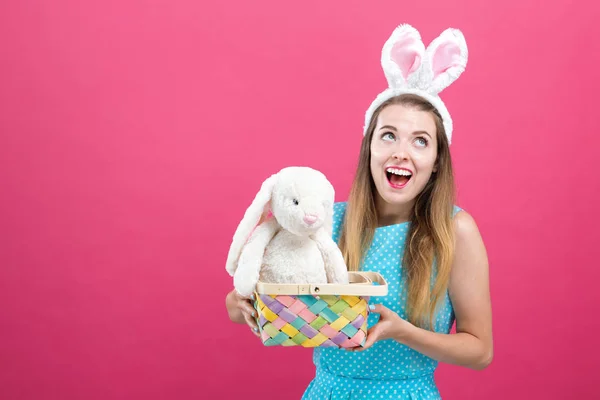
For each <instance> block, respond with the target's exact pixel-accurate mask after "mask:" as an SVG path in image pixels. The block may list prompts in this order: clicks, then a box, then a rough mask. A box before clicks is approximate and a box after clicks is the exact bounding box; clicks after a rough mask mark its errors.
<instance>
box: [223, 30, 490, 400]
mask: <svg viewBox="0 0 600 400" xmlns="http://www.w3.org/2000/svg"><path fill="white" fill-rule="evenodd" d="M415 32H416V31H414V29H413V28H412V27H410V26H406V25H404V26H400V27H399V28H397V30H396V31H395V32H394V34H393V35H392V37H391V38H390V40H389V41H388V43H392V44H396V45H397V46H396V47H395V50H394V52H393V54H392V51H389V52H388V53H386V47H385V46H384V55H385V54H392V55H391V56H390V58H391V59H392V60H393V61H396V63H395V66H394V68H396V70H395V71H398V70H399V71H400V72H402V73H403V76H404V77H407V76H410V73H411V72H415V71H416V72H419V69H420V68H419V65H417V66H416V67H415V65H416V64H415V60H422V59H425V60H427V54H426V53H424V52H422V53H421V54H418V55H419V57H415V58H414V60H412V62H408V63H406V62H405V61H406V57H402V56H401V57H398V53H399V52H400V53H402V50H403V49H405V50H406V49H408V50H407V51H406V52H405V53H404V56H406V54H411V53H410V52H411V51H412V52H414V51H413V50H414V48H415V44H414V40H413V42H411V41H410V40H407V38H408V39H411V38H412V39H415V38H416V36H415ZM447 32H449V34H451V35H453V36H452V37H450V38H449V37H448V36H447V35H446V34H447ZM411 35H412V36H411ZM444 35H446V36H444ZM440 38H441V39H442V40H440V41H437V42H436V41H434V42H433V43H432V45H431V55H430V57H429V60H430V62H431V64H429V65H428V64H427V61H425V65H423V66H422V68H427V67H429V68H430V71H434V73H433V74H429V75H428V74H422V75H420V76H419V79H433V81H434V83H435V79H436V77H439V76H443V74H445V73H446V74H451V73H453V72H454V75H452V76H450V78H449V79H450V81H452V80H454V79H456V78H457V77H458V75H460V72H462V71H459V73H456V70H454V71H453V70H452V69H451V68H455V67H456V66H457V65H459V67H460V63H461V62H462V64H463V65H462V69H464V64H466V54H464V53H465V52H466V45H464V43H462V42H461V39H462V40H463V41H464V39H463V38H462V35H460V32H457V31H454V30H450V31H446V32H445V33H444V34H442V35H441V36H440ZM418 39H419V40H420V38H418ZM453 40H454V41H453ZM448 43H450V44H448ZM453 43H455V44H457V46H456V47H455V48H453V47H452V44H453ZM398 44H400V45H398ZM402 45H406V47H404V48H403V47H402ZM386 46H387V43H386ZM441 46H444V50H443V51H444V54H461V53H460V51H462V55H463V58H462V59H458V61H457V59H456V58H454V59H453V58H450V59H445V58H444V57H443V54H442V56H440V57H438V58H437V59H436V58H435V55H436V49H438V48H439V47H441ZM417 47H418V46H417ZM399 49H400V50H399ZM428 50H429V49H428ZM394 56H395V57H396V58H395V59H394ZM434 59H435V62H434V61H433V60H434ZM444 62H447V64H448V65H449V66H448V67H447V68H444V65H445V64H444ZM436 63H437V64H436ZM434 65H435V68H433V66H434ZM440 65H441V67H440ZM383 66H384V70H385V71H386V76H388V78H390V77H393V75H394V73H393V72H394V71H391V70H392V67H390V66H389V65H387V66H386V61H384V62H383ZM398 66H399V67H398ZM403 66H404V67H405V69H404V70H403V69H402V67H403ZM435 71H437V72H435ZM426 72H427V71H426ZM424 76H425V77H426V78H423V77H424ZM409 81H410V79H406V78H404V80H403V81H402V80H400V81H395V83H394V81H393V80H389V82H391V83H390V89H389V90H387V91H386V92H384V93H382V95H380V96H379V97H378V98H377V99H376V101H375V102H374V103H373V104H372V106H371V108H370V110H369V111H368V112H367V118H366V119H367V120H366V124H365V127H366V130H365V132H364V139H363V141H362V145H361V149H360V155H359V163H358V167H357V172H356V176H355V180H354V183H353V185H352V189H351V191H350V196H349V198H348V201H347V202H346V203H337V204H336V205H335V213H334V226H333V236H334V240H336V242H337V243H338V245H339V246H340V248H341V250H342V253H343V254H344V258H345V261H346V263H347V265H348V268H349V270H365V271H376V272H379V273H380V274H382V275H383V276H384V278H385V279H386V280H387V282H388V285H389V294H388V295H387V296H385V297H381V298H378V297H373V298H372V299H371V304H372V307H373V308H372V311H373V313H372V314H370V316H369V319H368V327H369V331H368V339H367V341H366V344H365V346H364V347H363V348H358V349H355V350H350V351H347V350H342V349H336V348H316V349H315V350H314V356H313V361H314V364H315V366H316V375H315V378H314V379H313V380H312V381H311V382H310V384H309V385H308V387H307V389H306V392H305V393H304V396H303V399H304V400H312V399H314V400H321V399H329V398H335V399H337V398H340V399H415V398H418V399H439V398H440V394H439V391H438V389H437V386H436V384H435V381H434V372H435V369H436V367H437V364H438V362H445V363H449V364H455V365H461V366H465V367H468V368H472V369H477V370H479V369H483V368H485V367H487V366H488V365H489V364H490V362H491V360H492V356H493V345H492V319H491V301H490V294H489V278H488V262H487V255H486V250H485V246H484V243H483V241H482V238H481V235H480V233H479V230H478V228H477V225H476V223H475V221H474V220H473V218H472V217H471V216H470V215H469V214H468V213H467V212H466V211H464V210H461V209H460V208H459V207H457V206H455V204H454V200H455V199H454V178H453V170H452V162H451V157H450V149H449V145H450V137H451V129H452V125H451V123H450V121H451V120H450V117H449V115H448V112H447V110H446V108H445V106H444V104H443V103H442V102H441V100H440V99H439V97H438V96H437V92H435V91H432V90H429V91H425V90H415V88H414V87H411V88H408V89H410V90H407V85H408V84H409ZM414 82H415V81H413V85H415V86H419V87H423V85H417V84H414ZM417 82H418V81H417ZM445 84H446V85H448V84H449V83H447V82H446V83H445ZM438 88H439V86H438ZM438 92H439V91H438ZM432 93H433V94H432ZM226 303H227V309H228V311H229V315H230V318H231V319H232V320H233V321H235V322H239V323H244V322H245V323H247V324H248V325H249V326H250V327H251V328H252V329H253V330H254V332H255V334H257V331H258V330H257V327H256V323H255V322H254V320H253V318H252V316H253V315H254V314H253V313H254V309H253V308H252V306H251V304H250V302H249V301H248V300H247V299H243V298H240V297H239V296H238V295H236V293H235V292H234V291H232V292H231V293H229V295H228V296H227V301H226ZM454 322H456V333H452V334H451V333H450V331H451V327H452V325H453V323H454Z"/></svg>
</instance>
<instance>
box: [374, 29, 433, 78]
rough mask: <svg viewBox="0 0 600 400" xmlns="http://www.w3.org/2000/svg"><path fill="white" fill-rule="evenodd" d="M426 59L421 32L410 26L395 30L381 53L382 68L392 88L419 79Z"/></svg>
mask: <svg viewBox="0 0 600 400" xmlns="http://www.w3.org/2000/svg"><path fill="white" fill-rule="evenodd" d="M424 57H425V45H424V44H423V41H422V40H421V35H420V34H419V32H418V31H417V30H416V29H415V28H413V27H412V26H410V25H408V24H402V25H400V26H398V27H397V28H396V29H394V32H392V34H391V36H390V38H389V39H388V40H387V41H386V42H385V44H384V45H383V49H382V51H381V66H382V68H383V72H384V74H385V77H386V79H387V81H388V85H389V87H390V88H400V87H404V86H407V85H408V84H409V83H412V82H413V81H415V82H416V80H417V79H418V75H419V74H418V73H417V72H418V71H419V69H420V68H421V66H422V64H423V58H424Z"/></svg>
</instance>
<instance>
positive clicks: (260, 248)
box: [226, 167, 348, 297]
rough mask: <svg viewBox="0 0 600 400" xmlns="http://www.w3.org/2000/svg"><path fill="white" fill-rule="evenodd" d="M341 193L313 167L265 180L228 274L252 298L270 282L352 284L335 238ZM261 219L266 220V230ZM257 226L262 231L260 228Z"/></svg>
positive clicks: (239, 235)
mask: <svg viewBox="0 0 600 400" xmlns="http://www.w3.org/2000/svg"><path fill="white" fill-rule="evenodd" d="M334 195H335V191H334V189H333V186H332V185H331V183H330V182H329V181H328V180H327V178H326V177H325V175H324V174H323V173H321V172H319V171H316V170H314V169H312V168H309V167H287V168H284V169H282V170H281V171H279V172H278V173H277V174H275V175H272V176H271V177H269V178H268V179H267V180H265V181H264V182H263V184H262V186H261V188H260V191H259V192H258V194H257V195H256V197H255V198H254V201H253V202H252V204H251V205H250V207H248V209H247V210H246V213H245V214H244V218H243V219H242V221H241V222H240V224H239V225H238V227H237V230H236V232H235V234H234V236H233V241H232V243H231V247H230V249H229V255H228V257H227V264H226V269H227V272H228V273H229V274H230V275H231V276H233V278H234V287H235V289H236V290H237V292H238V293H239V294H240V295H242V296H245V297H249V296H250V295H251V294H252V293H253V291H254V290H255V289H256V283H257V282H258V280H260V281H262V282H266V283H267V282H268V283H282V284H284V283H293V284H315V283H316V284H323V283H338V284H347V283H348V270H347V267H346V264H345V262H344V258H343V256H342V253H341V251H340V249H339V247H338V246H337V244H336V243H335V242H334V241H333V239H332V237H331V229H332V222H333V202H334ZM260 219H265V220H264V221H263V222H261V223H260V225H258V226H256V225H257V224H258V223H259V220H260ZM255 227H256V228H255Z"/></svg>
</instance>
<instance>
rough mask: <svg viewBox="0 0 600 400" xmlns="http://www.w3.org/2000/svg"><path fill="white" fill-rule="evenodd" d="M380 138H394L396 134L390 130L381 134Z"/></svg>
mask: <svg viewBox="0 0 600 400" xmlns="http://www.w3.org/2000/svg"><path fill="white" fill-rule="evenodd" d="M381 138H382V139H383V140H394V139H396V136H394V134H393V133H392V132H386V133H384V134H383V135H381Z"/></svg>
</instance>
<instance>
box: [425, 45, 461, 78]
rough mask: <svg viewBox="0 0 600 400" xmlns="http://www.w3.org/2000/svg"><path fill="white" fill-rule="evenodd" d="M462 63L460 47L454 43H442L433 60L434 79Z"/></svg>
mask: <svg viewBox="0 0 600 400" xmlns="http://www.w3.org/2000/svg"><path fill="white" fill-rule="evenodd" d="M459 62H460V47H458V45H457V44H456V43H454V42H452V41H448V42H445V43H442V44H440V45H439V46H438V48H437V49H436V50H435V53H434V55H433V60H432V64H433V65H432V68H433V77H434V78H435V77H436V76H438V75H440V74H442V73H444V72H446V71H447V70H448V69H450V68H452V67H456V66H458V65H459Z"/></svg>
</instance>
